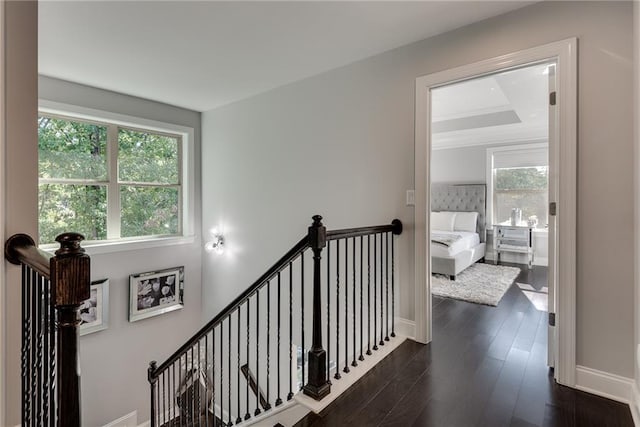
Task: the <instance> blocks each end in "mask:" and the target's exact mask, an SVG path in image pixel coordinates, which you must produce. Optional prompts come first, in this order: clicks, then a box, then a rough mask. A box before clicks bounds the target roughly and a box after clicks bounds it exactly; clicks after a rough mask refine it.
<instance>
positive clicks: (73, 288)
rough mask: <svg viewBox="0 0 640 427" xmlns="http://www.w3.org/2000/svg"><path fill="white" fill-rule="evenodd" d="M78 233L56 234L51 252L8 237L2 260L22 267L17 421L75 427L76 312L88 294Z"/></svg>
mask: <svg viewBox="0 0 640 427" xmlns="http://www.w3.org/2000/svg"><path fill="white" fill-rule="evenodd" d="M82 240H84V237H83V236H82V235H80V234H77V233H65V234H61V235H60V236H58V237H57V238H56V241H57V242H58V243H60V249H58V250H57V251H56V252H55V255H52V254H50V253H48V252H44V251H42V250H40V249H38V248H37V247H36V245H35V242H34V240H33V239H32V238H31V237H29V236H28V235H26V234H16V235H13V236H11V237H10V238H9V239H8V240H7V242H6V243H5V258H6V259H7V261H9V262H10V263H12V264H16V265H21V266H22V349H21V365H22V366H21V376H22V425H24V426H29V425H32V426H44V427H80V425H81V420H80V374H79V372H80V371H79V369H78V368H79V367H78V328H79V326H80V320H79V317H78V310H79V308H80V305H81V304H82V302H83V301H84V300H86V299H88V298H89V294H90V286H91V284H90V282H91V274H90V259H89V256H88V255H86V254H85V253H84V249H82V248H81V247H80V242H81V241H82Z"/></svg>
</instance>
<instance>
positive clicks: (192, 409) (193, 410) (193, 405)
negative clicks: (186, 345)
mask: <svg viewBox="0 0 640 427" xmlns="http://www.w3.org/2000/svg"><path fill="white" fill-rule="evenodd" d="M193 370H194V368H193V346H191V370H190V371H189V372H190V373H191V375H192V376H193ZM189 400H190V401H191V417H190V418H189V419H190V420H191V422H193V420H194V419H195V417H194V415H195V414H194V412H195V411H196V402H195V399H189Z"/></svg>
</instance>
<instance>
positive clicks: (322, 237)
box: [148, 215, 402, 427]
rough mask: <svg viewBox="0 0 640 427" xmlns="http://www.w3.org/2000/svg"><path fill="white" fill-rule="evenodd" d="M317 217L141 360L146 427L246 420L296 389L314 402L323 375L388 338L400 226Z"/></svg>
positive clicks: (323, 389)
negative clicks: (220, 302) (173, 339)
mask: <svg viewBox="0 0 640 427" xmlns="http://www.w3.org/2000/svg"><path fill="white" fill-rule="evenodd" d="M321 220H322V217H321V216H319V215H316V216H314V217H313V224H312V225H311V226H310V227H309V228H308V231H307V235H306V236H304V237H303V238H302V239H300V241H299V242H298V243H296V244H295V245H294V246H293V247H292V248H291V249H290V250H289V251H288V252H287V253H286V254H285V255H284V256H283V257H282V258H280V260H278V261H277V262H276V263H275V264H274V265H273V266H272V267H271V268H270V269H269V270H267V272H265V273H264V274H263V275H262V276H260V278H258V280H256V281H255V282H254V283H253V284H252V285H251V286H250V287H249V288H248V289H247V290H245V291H244V292H243V293H242V294H241V295H240V296H238V297H237V298H236V299H235V300H233V301H232V302H231V303H230V304H229V305H228V306H227V307H226V308H225V309H223V310H222V311H221V312H220V313H219V314H218V315H216V316H215V317H214V318H213V319H212V320H211V321H210V322H208V323H207V324H206V325H204V326H203V327H202V328H201V329H200V330H199V331H198V332H197V333H196V334H195V335H194V336H193V337H192V338H191V339H189V340H188V341H187V342H186V343H185V344H184V345H182V346H181V347H180V348H179V349H178V350H177V351H176V352H174V353H173V354H172V355H171V356H170V357H169V358H168V359H167V360H166V361H165V362H163V363H161V364H158V363H157V362H155V361H152V362H151V363H150V365H149V369H148V380H149V384H150V391H151V393H150V397H151V401H150V406H151V425H152V427H156V426H174V425H185V426H186V425H188V426H217V425H223V426H231V425H233V424H234V423H235V424H236V425H237V424H241V423H243V422H247V423H248V422H249V421H250V420H251V419H252V418H255V417H257V416H259V415H260V414H262V413H263V412H267V411H270V410H271V409H273V408H274V407H279V406H281V405H283V403H285V402H286V401H290V400H292V399H293V398H294V396H295V394H296V393H297V392H298V391H302V392H303V393H304V394H306V395H308V396H311V397H312V398H314V399H316V400H320V399H322V398H323V397H325V396H326V395H327V394H329V393H330V391H331V379H330V378H331V374H332V373H334V374H335V375H334V376H333V378H334V380H339V379H340V378H341V374H340V367H341V366H343V367H344V369H343V370H342V372H343V373H348V372H349V365H352V366H357V360H364V355H365V354H366V355H371V354H372V350H373V351H376V350H377V349H378V348H379V347H378V344H379V345H380V346H382V345H384V344H385V342H386V341H389V339H390V338H391V337H394V336H395V322H394V316H395V280H394V267H395V263H394V256H395V254H394V239H393V235H397V234H400V233H401V232H402V223H401V222H400V221H399V220H394V221H393V222H392V223H391V224H389V225H381V226H373V227H362V228H353V229H345V230H334V231H327V230H326V228H325V227H324V225H323V224H322V222H321ZM341 250H342V255H341ZM323 251H325V253H326V256H324V258H323V256H322V255H323ZM305 260H306V261H307V262H306V265H307V266H308V265H309V263H311V265H312V268H311V269H310V270H309V269H308V268H305ZM325 269H326V277H324V278H323V274H322V273H323V271H325ZM310 282H311V289H308V287H309V285H308V284H309V283H310ZM305 283H306V284H307V285H305ZM309 290H310V291H311V292H309ZM305 291H306V292H305ZM372 296H373V297H372ZM309 309H311V313H310V316H309ZM305 314H307V317H305ZM378 321H379V322H380V323H379V324H378ZM308 323H312V325H311V328H308V327H307V326H308V325H307V324H308ZM341 325H342V329H341V328H340V326H341ZM309 329H310V330H311V343H310V344H311V345H310V347H309V348H308V347H307V345H308V344H309V343H308V342H306V341H305V339H308V337H307V336H306V335H307V334H308V332H309ZM323 332H324V333H323ZM378 339H379V341H378ZM343 344H344V345H343ZM372 344H373V346H372ZM365 349H366V351H365ZM298 350H301V351H300V352H298ZM298 354H300V356H298ZM356 359H357V360H356ZM349 362H351V363H349Z"/></svg>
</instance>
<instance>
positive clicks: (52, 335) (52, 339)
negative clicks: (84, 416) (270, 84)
mask: <svg viewBox="0 0 640 427" xmlns="http://www.w3.org/2000/svg"><path fill="white" fill-rule="evenodd" d="M47 286H48V287H49V301H48V303H47V307H48V310H49V354H50V357H49V419H50V420H51V425H52V426H53V425H56V424H57V423H58V416H57V414H58V411H57V407H56V388H55V384H56V369H57V363H56V357H57V352H56V326H55V322H56V311H55V307H54V300H53V288H52V286H51V281H48V282H47Z"/></svg>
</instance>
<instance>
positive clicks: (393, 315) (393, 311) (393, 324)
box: [391, 234, 396, 337]
mask: <svg viewBox="0 0 640 427" xmlns="http://www.w3.org/2000/svg"><path fill="white" fill-rule="evenodd" d="M395 260H396V256H395V250H394V238H393V234H392V235H391V336H392V337H395V336H396V284H395V282H396V281H395V265H396V261H395Z"/></svg>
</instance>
